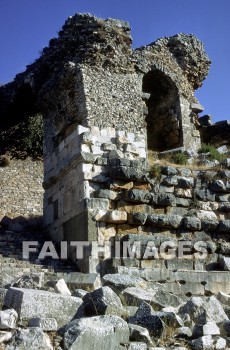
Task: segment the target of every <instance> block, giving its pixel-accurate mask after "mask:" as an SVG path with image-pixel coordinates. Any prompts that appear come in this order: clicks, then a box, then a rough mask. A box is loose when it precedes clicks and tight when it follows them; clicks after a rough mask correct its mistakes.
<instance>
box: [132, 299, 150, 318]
mask: <svg viewBox="0 0 230 350" xmlns="http://www.w3.org/2000/svg"><path fill="white" fill-rule="evenodd" d="M153 312H154V311H153V308H152V306H151V305H150V304H149V303H146V302H145V301H142V303H141V304H140V306H139V307H138V309H137V311H136V313H135V315H134V318H142V317H146V316H150V315H152V314H153Z"/></svg>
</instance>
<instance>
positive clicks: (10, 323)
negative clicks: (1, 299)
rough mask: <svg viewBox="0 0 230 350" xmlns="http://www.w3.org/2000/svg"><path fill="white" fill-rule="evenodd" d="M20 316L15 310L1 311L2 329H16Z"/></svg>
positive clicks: (0, 326) (0, 322) (0, 321)
mask: <svg viewBox="0 0 230 350" xmlns="http://www.w3.org/2000/svg"><path fill="white" fill-rule="evenodd" d="M17 318H18V314H17V312H16V311H15V310H14V309H8V310H5V311H0V329H14V328H16V322H17Z"/></svg>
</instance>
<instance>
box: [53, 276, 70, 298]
mask: <svg viewBox="0 0 230 350" xmlns="http://www.w3.org/2000/svg"><path fill="white" fill-rule="evenodd" d="M54 290H55V292H56V293H59V294H63V295H71V292H70V290H69V288H68V287H67V284H66V283H65V280H64V279H63V278H61V279H60V280H59V281H57V283H56V284H55V285H54Z"/></svg>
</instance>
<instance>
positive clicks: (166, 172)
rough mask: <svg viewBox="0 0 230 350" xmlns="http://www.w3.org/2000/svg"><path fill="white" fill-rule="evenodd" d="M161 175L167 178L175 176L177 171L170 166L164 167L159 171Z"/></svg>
mask: <svg viewBox="0 0 230 350" xmlns="http://www.w3.org/2000/svg"><path fill="white" fill-rule="evenodd" d="M161 172H162V174H164V175H167V176H172V175H177V169H176V168H173V167H172V166H165V167H162V169H161Z"/></svg>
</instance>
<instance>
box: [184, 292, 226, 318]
mask: <svg viewBox="0 0 230 350" xmlns="http://www.w3.org/2000/svg"><path fill="white" fill-rule="evenodd" d="M179 313H180V314H181V315H183V314H189V315H190V317H191V319H192V320H193V321H194V322H195V323H197V324H206V322H207V321H213V322H215V323H216V324H217V325H218V324H219V323H221V322H223V321H226V320H228V317H227V315H226V313H225V312H224V310H223V307H222V305H221V304H220V302H219V301H218V300H217V299H216V298H215V297H214V296H212V297H210V298H208V299H207V300H205V301H203V300H202V299H201V298H199V297H193V298H191V299H190V300H189V301H188V302H187V303H186V304H185V305H184V306H182V307H181V308H180V309H179ZM182 318H183V317H182Z"/></svg>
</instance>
